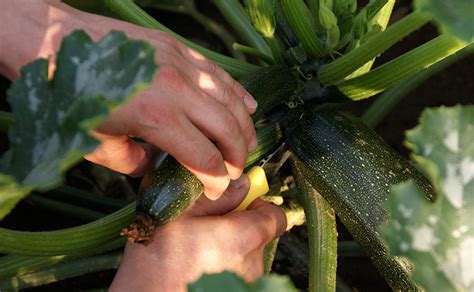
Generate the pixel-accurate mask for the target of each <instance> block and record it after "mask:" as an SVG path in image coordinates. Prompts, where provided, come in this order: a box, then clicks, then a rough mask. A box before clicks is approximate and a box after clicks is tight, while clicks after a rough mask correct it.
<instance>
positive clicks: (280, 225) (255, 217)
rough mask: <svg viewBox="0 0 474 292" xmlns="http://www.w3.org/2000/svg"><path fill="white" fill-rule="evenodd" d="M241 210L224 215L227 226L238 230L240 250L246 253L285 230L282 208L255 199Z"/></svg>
mask: <svg viewBox="0 0 474 292" xmlns="http://www.w3.org/2000/svg"><path fill="white" fill-rule="evenodd" d="M249 208H250V209H247V210H246V211H243V212H236V213H229V214H227V215H225V216H224V217H226V219H227V220H229V221H230V222H229V225H230V227H229V228H233V229H234V230H238V233H239V238H238V239H236V240H240V241H241V243H240V244H237V246H240V248H241V250H239V251H238V252H244V253H248V252H250V251H252V250H254V249H257V248H259V247H260V246H262V245H265V244H267V243H269V242H270V241H272V240H273V239H275V238H276V237H279V236H281V235H282V234H283V233H284V232H285V230H286V217H285V214H284V213H283V210H282V209H281V208H280V207H278V206H275V205H273V204H270V203H267V202H264V201H262V200H260V199H257V200H255V201H254V203H252V204H251V205H250V206H249Z"/></svg>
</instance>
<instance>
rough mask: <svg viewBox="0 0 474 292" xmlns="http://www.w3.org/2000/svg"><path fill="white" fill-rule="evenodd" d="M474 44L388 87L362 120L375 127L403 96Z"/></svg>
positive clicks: (467, 52)
mask: <svg viewBox="0 0 474 292" xmlns="http://www.w3.org/2000/svg"><path fill="white" fill-rule="evenodd" d="M472 48H474V45H470V46H469V47H467V48H464V49H462V50H461V51H459V52H458V53H456V54H453V55H451V56H449V57H447V58H446V59H444V60H441V61H440V62H438V63H436V64H434V65H433V66H431V67H428V68H427V69H424V70H422V71H420V72H419V73H418V74H416V75H415V76H413V77H411V78H408V79H405V80H403V81H402V82H400V84H398V85H396V86H394V87H392V88H390V89H388V90H387V91H385V92H384V93H383V94H382V95H380V96H379V97H377V99H376V100H375V101H374V102H373V103H372V104H371V106H370V107H369V109H367V111H365V112H364V114H363V115H362V120H363V121H364V122H365V123H366V124H367V125H369V126H370V127H372V128H375V127H376V126H377V125H378V124H379V123H380V122H381V121H382V120H383V118H384V117H385V116H386V115H387V114H388V113H389V112H390V111H392V109H393V108H394V107H395V106H396V105H397V104H398V103H399V102H400V101H401V100H402V99H403V98H404V97H405V96H407V94H408V93H409V92H410V91H412V90H413V89H415V88H416V87H418V86H419V85H420V84H421V83H423V82H424V81H425V80H427V79H428V78H430V77H431V76H433V75H435V74H437V73H438V72H440V71H441V70H443V69H445V68H446V67H448V66H449V65H451V64H452V63H454V62H455V61H457V60H459V58H462V57H463V56H465V55H467V54H469V53H471V52H472Z"/></svg>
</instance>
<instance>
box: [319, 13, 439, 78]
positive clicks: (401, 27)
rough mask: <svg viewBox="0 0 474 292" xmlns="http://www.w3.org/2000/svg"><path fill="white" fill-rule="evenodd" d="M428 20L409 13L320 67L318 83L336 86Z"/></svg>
mask: <svg viewBox="0 0 474 292" xmlns="http://www.w3.org/2000/svg"><path fill="white" fill-rule="evenodd" d="M429 20H430V16H429V15H428V14H424V13H421V12H417V11H415V12H413V13H411V14H410V15H408V16H406V17H404V18H403V19H401V20H400V21H398V22H396V23H395V24H393V25H391V26H389V27H388V28H387V29H386V30H385V31H383V32H381V33H379V34H377V35H375V36H373V37H372V38H370V39H368V40H367V41H366V42H365V43H363V44H362V45H361V46H360V47H358V48H356V49H354V50H352V51H350V52H349V53H347V54H345V55H344V56H342V57H340V58H339V59H337V60H335V61H333V62H331V63H329V64H326V65H324V66H322V67H321V69H320V70H319V72H318V75H319V81H320V82H321V83H322V84H324V85H332V84H336V83H337V82H339V81H341V80H343V79H344V78H345V77H346V76H348V75H349V74H351V73H352V72H354V71H355V70H357V69H358V68H360V67H362V66H363V65H364V64H365V63H367V62H368V61H370V60H372V59H373V58H375V57H377V56H378V55H379V54H381V53H383V52H384V51H385V50H387V49H388V48H390V47H391V46H392V45H393V44H395V43H396V42H398V41H400V40H401V39H403V38H404V37H405V36H407V35H409V34H410V33H412V32H413V31H415V30H417V29H418V28H420V27H421V26H423V25H424V24H426V23H427V22H428V21H429Z"/></svg>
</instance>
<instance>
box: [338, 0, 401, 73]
mask: <svg viewBox="0 0 474 292" xmlns="http://www.w3.org/2000/svg"><path fill="white" fill-rule="evenodd" d="M394 5H395V0H388V1H387V3H386V4H385V5H384V7H383V8H382V9H381V10H380V11H379V12H378V13H377V14H376V15H375V17H374V18H373V19H372V20H371V21H370V24H371V25H375V24H377V25H379V26H380V28H381V29H382V31H384V30H385V29H386V28H387V25H388V21H389V20H390V16H391V15H392V10H393V6H394ZM374 62H375V58H373V59H372V60H370V61H369V62H367V63H365V64H364V65H363V66H362V67H360V68H359V69H357V70H356V71H354V72H353V73H352V74H350V75H349V76H347V78H353V77H356V76H359V75H362V74H364V73H366V72H369V71H370V69H371V68H372V65H373V64H374Z"/></svg>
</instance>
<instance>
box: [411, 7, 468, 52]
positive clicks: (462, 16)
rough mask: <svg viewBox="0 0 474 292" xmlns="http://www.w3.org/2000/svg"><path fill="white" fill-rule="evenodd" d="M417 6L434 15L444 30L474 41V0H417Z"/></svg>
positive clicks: (466, 40) (462, 38)
mask: <svg viewBox="0 0 474 292" xmlns="http://www.w3.org/2000/svg"><path fill="white" fill-rule="evenodd" d="M414 4H415V8H416V9H417V10H420V11H425V12H428V13H430V14H431V15H433V17H434V21H435V22H436V23H437V25H438V26H439V27H440V28H441V30H442V31H443V32H446V33H449V34H452V35H454V36H456V37H458V38H459V39H461V40H463V41H465V42H468V43H469V42H472V41H474V1H472V0H449V1H447V0H415V3H414Z"/></svg>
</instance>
